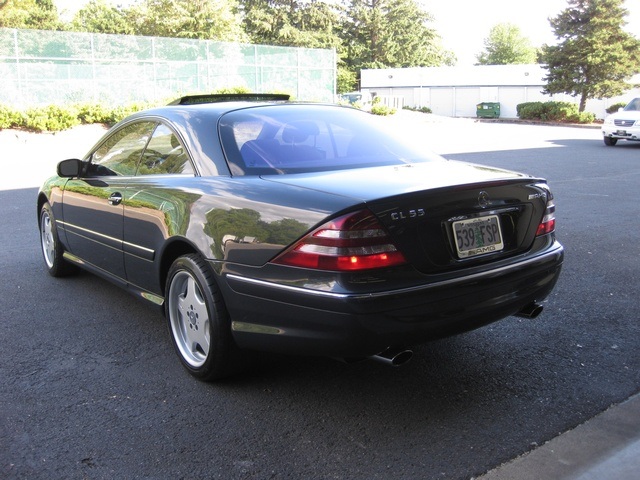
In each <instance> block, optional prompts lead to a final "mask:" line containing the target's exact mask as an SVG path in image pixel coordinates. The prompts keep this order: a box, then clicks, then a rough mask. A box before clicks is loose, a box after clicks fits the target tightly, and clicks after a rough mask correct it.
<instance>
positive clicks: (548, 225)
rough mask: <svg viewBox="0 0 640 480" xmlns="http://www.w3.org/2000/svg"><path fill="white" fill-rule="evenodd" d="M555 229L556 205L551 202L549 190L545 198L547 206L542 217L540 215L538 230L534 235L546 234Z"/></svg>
mask: <svg viewBox="0 0 640 480" xmlns="http://www.w3.org/2000/svg"><path fill="white" fill-rule="evenodd" d="M555 229H556V206H555V204H554V203H553V195H552V194H551V192H549V196H548V198H547V208H546V210H545V211H544V217H542V221H541V222H540V225H538V230H537V231H536V237H539V236H540V235H547V234H548V233H551V232H553V231H554V230H555Z"/></svg>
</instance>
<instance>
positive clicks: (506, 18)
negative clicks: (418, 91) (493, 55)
mask: <svg viewBox="0 0 640 480" xmlns="http://www.w3.org/2000/svg"><path fill="white" fill-rule="evenodd" d="M420 3H421V4H422V6H423V7H424V9H425V10H426V11H427V12H429V13H431V14H432V15H433V17H434V22H433V24H432V26H433V28H435V30H436V31H437V32H438V33H439V34H440V36H441V37H442V43H443V45H444V47H445V48H446V49H447V50H452V51H453V52H454V53H455V55H456V56H457V58H458V63H457V65H459V66H466V65H473V64H474V63H476V61H477V60H476V55H477V54H479V53H480V52H482V51H483V50H484V40H485V39H486V38H487V37H488V36H489V31H490V30H491V27H493V26H495V25H497V24H499V23H512V24H514V25H516V26H517V27H519V28H520V31H521V32H522V36H524V37H526V38H528V39H529V41H530V42H531V45H532V46H534V47H540V46H542V45H543V44H545V43H546V44H549V45H552V44H554V43H556V38H555V37H554V35H553V31H552V29H551V25H549V20H548V19H549V18H550V17H555V16H557V15H558V14H559V13H560V12H561V11H562V10H564V9H565V8H567V6H568V3H567V1H566V0H482V1H477V0H447V1H442V0H422V1H420ZM625 7H626V9H627V10H628V11H629V15H628V16H627V18H626V20H627V22H628V24H627V26H626V30H627V31H628V32H629V33H632V34H633V35H635V36H636V37H637V38H640V1H638V0H626V2H625Z"/></svg>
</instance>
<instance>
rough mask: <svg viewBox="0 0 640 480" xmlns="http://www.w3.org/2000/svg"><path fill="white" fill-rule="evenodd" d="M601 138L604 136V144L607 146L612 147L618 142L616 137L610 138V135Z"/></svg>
mask: <svg viewBox="0 0 640 480" xmlns="http://www.w3.org/2000/svg"><path fill="white" fill-rule="evenodd" d="M603 138H604V144H605V145H606V146H607V147H613V146H614V145H615V144H616V143H618V139H617V138H611V137H603Z"/></svg>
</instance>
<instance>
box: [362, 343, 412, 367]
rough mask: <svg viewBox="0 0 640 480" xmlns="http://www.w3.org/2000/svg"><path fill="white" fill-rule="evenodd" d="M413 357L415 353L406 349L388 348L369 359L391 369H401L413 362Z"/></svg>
mask: <svg viewBox="0 0 640 480" xmlns="http://www.w3.org/2000/svg"><path fill="white" fill-rule="evenodd" d="M411 357H413V351H411V350H408V349H406V348H388V349H386V350H385V351H383V352H380V353H378V354H377V355H372V356H371V357H369V358H370V359H371V360H375V361H376V362H381V363H384V364H385V365H389V366H391V367H400V366H401V365H404V364H405V363H407V362H408V361H409V360H411Z"/></svg>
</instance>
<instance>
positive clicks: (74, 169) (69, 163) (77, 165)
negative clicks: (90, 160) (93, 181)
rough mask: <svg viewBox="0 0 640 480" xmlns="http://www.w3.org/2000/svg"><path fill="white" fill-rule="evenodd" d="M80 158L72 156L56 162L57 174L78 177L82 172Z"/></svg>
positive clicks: (65, 176)
mask: <svg viewBox="0 0 640 480" xmlns="http://www.w3.org/2000/svg"><path fill="white" fill-rule="evenodd" d="M82 165H83V164H82V160H78V159H77V158H72V159H69V160H63V161H61V162H60V163H58V169H57V170H58V176H59V177H64V178H73V177H79V176H80V174H81V173H82Z"/></svg>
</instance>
